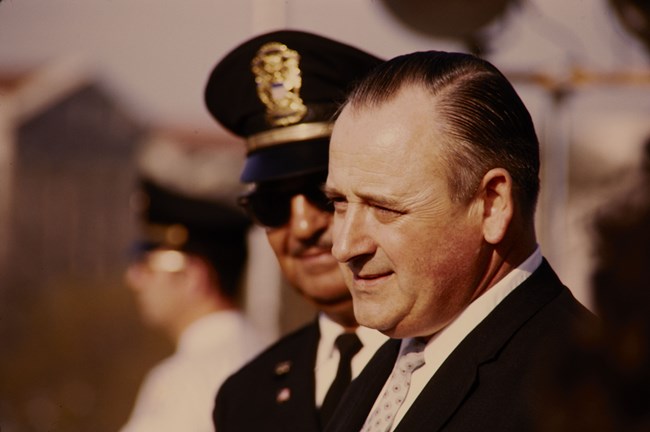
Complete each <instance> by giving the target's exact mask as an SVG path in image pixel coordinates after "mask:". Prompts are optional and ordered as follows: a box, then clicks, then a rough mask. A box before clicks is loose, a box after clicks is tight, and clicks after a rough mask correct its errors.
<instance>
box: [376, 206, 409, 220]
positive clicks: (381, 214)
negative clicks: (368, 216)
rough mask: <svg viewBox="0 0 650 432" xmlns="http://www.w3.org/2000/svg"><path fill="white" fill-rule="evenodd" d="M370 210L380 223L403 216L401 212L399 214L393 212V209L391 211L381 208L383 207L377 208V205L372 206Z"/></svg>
mask: <svg viewBox="0 0 650 432" xmlns="http://www.w3.org/2000/svg"><path fill="white" fill-rule="evenodd" d="M372 209H373V210H374V212H375V214H376V215H377V218H378V219H379V220H381V221H384V222H388V221H391V220H394V219H397V218H398V217H400V216H401V215H403V214H404V213H403V212H401V211H399V210H395V209H392V208H388V207H383V206H379V205H374V206H372Z"/></svg>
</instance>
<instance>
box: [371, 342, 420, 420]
mask: <svg viewBox="0 0 650 432" xmlns="http://www.w3.org/2000/svg"><path fill="white" fill-rule="evenodd" d="M424 346H425V344H424V342H421V341H418V340H416V339H412V340H411V342H409V344H408V345H407V346H406V348H405V349H404V352H403V353H402V355H401V356H400V357H399V358H398V359H397V362H395V367H394V368H393V372H392V373H391V375H390V378H389V379H388V386H387V387H386V391H384V394H383V395H382V396H381V400H380V402H379V403H378V404H377V407H376V408H375V409H374V410H373V412H372V413H370V415H369V416H368V418H367V419H366V422H365V424H364V425H363V427H362V428H361V432H386V431H388V430H390V427H391V425H392V424H393V421H394V420H395V414H397V411H398V410H399V407H400V406H402V403H403V402H404V399H406V394H407V393H408V391H409V387H410V385H411V374H412V373H413V371H414V370H416V369H417V368H419V367H420V366H422V365H423V364H424Z"/></svg>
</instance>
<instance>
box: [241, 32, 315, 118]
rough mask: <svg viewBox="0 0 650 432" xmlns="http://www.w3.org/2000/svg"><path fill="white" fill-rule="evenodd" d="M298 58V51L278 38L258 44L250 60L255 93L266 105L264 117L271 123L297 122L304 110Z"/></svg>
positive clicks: (303, 114) (304, 112) (305, 109)
mask: <svg viewBox="0 0 650 432" xmlns="http://www.w3.org/2000/svg"><path fill="white" fill-rule="evenodd" d="M299 62H300V55H299V54H298V53H297V52H296V51H294V50H292V49H289V48H288V47H287V46H286V45H284V44H282V43H279V42H269V43H266V44H264V45H262V47H261V48H260V49H259V50H258V51H257V55H256V56H255V57H254V58H253V61H252V62H251V67H252V71H253V74H255V83H256V84H257V96H258V97H259V98H260V100H261V101H262V103H263V104H264V105H265V106H266V120H267V122H268V123H269V124H270V125H271V126H287V125H291V124H294V123H298V122H299V121H300V120H302V118H303V117H304V116H305V114H306V113H307V107H306V106H305V104H304V103H303V101H302V99H301V98H300V87H301V86H302V76H301V72H300V68H299Z"/></svg>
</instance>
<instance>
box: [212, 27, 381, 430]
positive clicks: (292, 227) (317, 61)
mask: <svg viewBox="0 0 650 432" xmlns="http://www.w3.org/2000/svg"><path fill="white" fill-rule="evenodd" d="M380 62H381V60H380V59H378V58H376V57H374V56H372V55H370V54H368V53H365V52H363V51H361V50H359V49H356V48H354V47H351V46H348V45H346V44H343V43H340V42H337V41H334V40H331V39H328V38H324V37H321V36H318V35H314V34H310V33H305V32H300V31H276V32H271V33H267V34H263V35H260V36H257V37H254V38H253V39H250V40H248V41H246V42H244V43H243V44H241V45H240V46H238V47H237V48H235V49H234V50H233V51H231V52H230V53H229V54H227V55H226V56H225V57H224V58H223V59H222V60H221V61H220V62H219V63H218V64H217V65H216V67H215V68H214V70H213V71H212V74H211V75H210V78H209V81H208V83H207V87H206V90H205V101H206V104H207V107H208V109H209V111H210V113H211V114H212V115H213V116H214V118H215V119H216V120H217V121H218V122H219V123H220V124H221V125H223V126H224V127H225V128H226V129H228V130H230V131H231V132H233V133H235V134H236V135H238V136H240V137H242V138H244V139H245V142H246V149H247V159H246V163H245V166H244V169H243V172H242V174H241V181H242V182H244V183H247V184H249V185H250V186H251V189H250V192H249V193H248V194H247V195H245V196H243V197H242V198H241V204H242V205H243V206H244V207H245V208H246V209H247V211H248V212H249V214H250V215H251V216H252V218H253V220H254V221H255V222H257V223H258V224H259V225H261V226H263V227H265V229H266V234H267V237H268V241H269V243H270V245H271V248H272V249H273V251H274V252H275V255H276V256H277V259H278V262H279V264H280V268H281V270H282V272H283V274H284V276H285V277H286V279H287V280H288V281H289V283H290V284H291V285H292V286H293V287H295V289H296V290H298V292H300V293H301V294H302V296H303V297H304V298H305V299H306V300H307V301H308V302H309V303H311V304H312V305H314V306H315V307H316V309H317V310H318V316H317V318H316V319H315V320H314V321H313V322H311V323H309V324H307V325H306V326H304V327H302V328H300V329H298V330H297V331H295V332H293V333H291V334H289V335H288V336H286V337H284V338H282V339H281V340H280V341H278V342H277V343H275V344H274V345H273V346H271V347H270V348H269V349H268V350H266V351H265V352H264V353H262V354H261V355H260V356H259V357H257V358H256V359H255V360H254V361H253V362H251V363H250V364H248V365H247V366H245V367H244V368H243V369H241V370H240V371H239V372H237V373H236V374H235V375H234V376H232V377H230V378H229V379H228V380H227V381H226V383H225V384H224V385H223V387H222V388H221V390H220V391H219V394H218V397H217V400H216V405H215V409H214V422H215V426H216V429H217V430H218V431H219V432H228V431H257V430H266V431H276V430H277V431H280V430H300V431H317V430H321V428H322V427H323V426H324V425H325V423H326V422H327V421H328V419H329V416H330V415H331V414H332V412H333V410H334V408H335V406H336V404H337V402H338V400H339V398H340V396H341V393H342V391H343V390H344V389H345V387H346V385H347V384H348V383H349V381H350V379H351V378H352V377H355V376H356V375H358V374H359V373H360V371H361V369H362V368H363V367H364V366H365V364H366V363H367V361H368V360H369V359H370V358H371V357H372V355H373V354H374V352H375V351H376V350H377V348H378V347H379V346H380V345H381V344H382V343H383V342H384V341H385V340H386V338H385V337H384V336H382V335H381V334H379V333H378V332H376V331H374V330H370V329H367V328H360V327H358V325H357V323H356V321H355V319H354V314H353V311H352V299H351V297H350V293H349V291H348V289H347V288H346V286H345V284H344V281H343V279H342V277H341V273H340V270H339V268H338V265H337V262H336V260H335V259H334V258H333V257H332V255H331V247H332V237H331V227H330V224H331V220H332V207H331V205H330V203H329V202H328V200H327V199H326V198H325V196H324V195H323V193H322V191H321V186H322V185H323V183H324V181H325V179H326V177H327V164H328V150H329V138H330V133H331V130H332V124H333V120H334V117H335V115H336V112H337V109H338V106H339V103H340V102H342V101H343V99H344V98H345V96H346V92H347V90H348V89H349V88H350V87H351V85H352V84H353V83H354V82H355V81H357V80H358V79H360V78H361V77H363V76H364V75H365V74H366V73H367V72H369V71H370V70H371V69H372V68H373V67H374V66H376V65H377V64H379V63H380Z"/></svg>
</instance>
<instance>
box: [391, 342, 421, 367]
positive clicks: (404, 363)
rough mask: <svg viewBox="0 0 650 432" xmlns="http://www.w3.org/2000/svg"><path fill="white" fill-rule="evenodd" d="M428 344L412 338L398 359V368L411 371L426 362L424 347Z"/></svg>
mask: <svg viewBox="0 0 650 432" xmlns="http://www.w3.org/2000/svg"><path fill="white" fill-rule="evenodd" d="M425 346H426V344H425V343H424V342H422V341H419V340H417V339H411V341H410V342H409V343H408V345H406V347H405V348H404V351H403V352H402V355H401V356H400V358H399V359H398V360H397V368H398V369H399V370H400V371H401V372H402V373H411V372H413V371H414V370H415V369H417V368H419V367H420V366H422V365H423V364H424V347H425Z"/></svg>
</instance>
